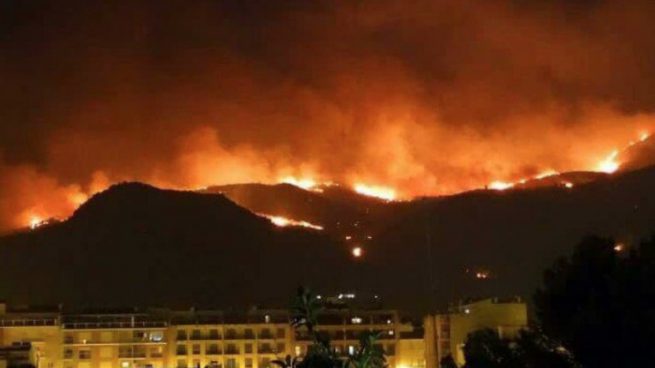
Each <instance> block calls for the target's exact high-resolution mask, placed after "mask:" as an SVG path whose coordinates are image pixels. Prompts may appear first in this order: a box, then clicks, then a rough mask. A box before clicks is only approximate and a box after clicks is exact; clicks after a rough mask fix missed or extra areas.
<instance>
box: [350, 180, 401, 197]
mask: <svg viewBox="0 0 655 368" xmlns="http://www.w3.org/2000/svg"><path fill="white" fill-rule="evenodd" d="M353 189H354V190H355V192H357V193H359V194H362V195H365V196H369V197H375V198H379V199H384V200H385V201H393V200H395V199H396V190H395V189H392V188H389V187H383V186H376V185H367V184H363V183H356V184H355V185H354V186H353Z"/></svg>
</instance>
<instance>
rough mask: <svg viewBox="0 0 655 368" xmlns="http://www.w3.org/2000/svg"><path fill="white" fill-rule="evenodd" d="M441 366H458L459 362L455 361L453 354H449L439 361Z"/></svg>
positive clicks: (445, 367)
mask: <svg viewBox="0 0 655 368" xmlns="http://www.w3.org/2000/svg"><path fill="white" fill-rule="evenodd" d="M439 368H457V363H455V359H453V356H452V355H450V354H448V355H446V356H445V357H443V358H441V361H439Z"/></svg>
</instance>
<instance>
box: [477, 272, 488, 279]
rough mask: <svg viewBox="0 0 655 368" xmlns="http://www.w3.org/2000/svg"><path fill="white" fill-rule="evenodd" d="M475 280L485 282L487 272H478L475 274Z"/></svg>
mask: <svg viewBox="0 0 655 368" xmlns="http://www.w3.org/2000/svg"><path fill="white" fill-rule="evenodd" d="M475 278H476V279H478V280H486V279H488V278H489V272H487V271H478V272H476V273H475Z"/></svg>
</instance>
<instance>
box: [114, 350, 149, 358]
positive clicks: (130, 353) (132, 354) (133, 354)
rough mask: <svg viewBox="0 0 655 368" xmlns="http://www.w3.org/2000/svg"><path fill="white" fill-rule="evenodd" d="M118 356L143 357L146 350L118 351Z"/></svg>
mask: <svg viewBox="0 0 655 368" xmlns="http://www.w3.org/2000/svg"><path fill="white" fill-rule="evenodd" d="M118 357H119V358H145V357H146V352H145V351H119V352H118Z"/></svg>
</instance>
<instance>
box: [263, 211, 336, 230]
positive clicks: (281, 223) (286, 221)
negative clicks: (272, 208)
mask: <svg viewBox="0 0 655 368" xmlns="http://www.w3.org/2000/svg"><path fill="white" fill-rule="evenodd" d="M257 215H258V216H261V217H265V218H267V219H268V220H269V221H271V222H272V223H273V225H275V226H278V227H287V226H299V227H306V228H309V229H314V230H323V226H321V225H316V224H312V223H311V222H308V221H303V220H294V219H290V218H288V217H284V216H276V215H268V214H264V213H258V214H257Z"/></svg>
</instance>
